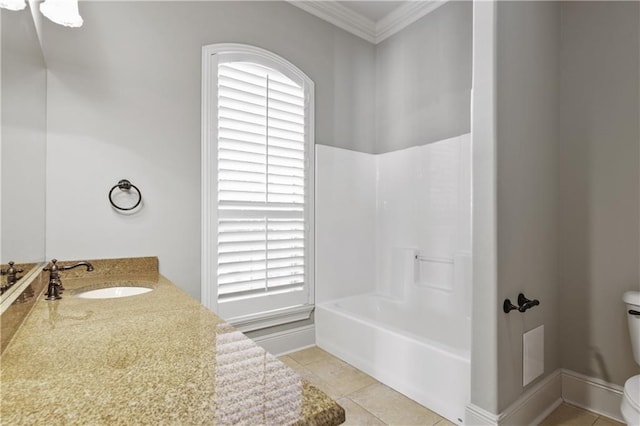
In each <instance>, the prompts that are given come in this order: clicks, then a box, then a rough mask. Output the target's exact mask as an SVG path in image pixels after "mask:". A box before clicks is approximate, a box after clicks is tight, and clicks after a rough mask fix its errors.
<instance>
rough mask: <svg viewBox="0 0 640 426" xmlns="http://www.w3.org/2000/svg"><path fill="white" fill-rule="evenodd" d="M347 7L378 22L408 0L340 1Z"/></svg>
mask: <svg viewBox="0 0 640 426" xmlns="http://www.w3.org/2000/svg"><path fill="white" fill-rule="evenodd" d="M338 3H340V4H342V5H343V6H345V7H348V8H349V9H351V10H353V11H354V12H356V13H359V14H360V15H362V16H364V17H365V18H367V19H370V20H371V21H373V22H378V21H379V20H381V19H382V18H384V17H385V16H387V15H388V14H389V13H390V12H391V11H393V10H395V9H396V8H398V7H399V6H401V5H403V4H404V3H406V1H400V0H396V1H359V0H347V1H338Z"/></svg>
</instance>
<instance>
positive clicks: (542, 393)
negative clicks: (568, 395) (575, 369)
mask: <svg viewBox="0 0 640 426" xmlns="http://www.w3.org/2000/svg"><path fill="white" fill-rule="evenodd" d="M560 404H562V378H561V374H560V370H556V371H554V372H553V373H551V374H549V375H548V376H547V377H545V378H544V379H542V380H540V381H539V382H538V383H536V384H534V385H533V386H532V387H531V388H529V389H528V390H527V391H526V392H525V393H524V394H522V396H520V398H518V399H517V400H516V401H515V402H514V403H513V404H511V405H510V406H509V407H508V408H507V409H506V410H504V411H503V412H502V413H500V416H499V420H498V424H499V425H534V424H538V423H540V422H541V421H542V420H543V419H544V418H545V417H547V416H548V415H549V414H550V413H551V412H552V411H553V410H555V409H556V408H557V407H558V406H559V405H560Z"/></svg>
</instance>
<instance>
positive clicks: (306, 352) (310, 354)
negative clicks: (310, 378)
mask: <svg viewBox="0 0 640 426" xmlns="http://www.w3.org/2000/svg"><path fill="white" fill-rule="evenodd" d="M288 356H289V357H291V358H292V359H293V360H295V361H296V362H298V363H300V364H302V365H307V364H311V363H312V362H317V361H321V360H325V359H332V358H333V359H335V357H334V356H333V355H331V354H330V353H329V352H326V351H323V350H322V349H320V348H319V347H317V346H314V347H312V348H307V349H303V350H301V351H298V352H292V353H290V354H288Z"/></svg>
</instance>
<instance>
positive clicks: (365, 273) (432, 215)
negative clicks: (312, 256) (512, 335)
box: [316, 134, 471, 308]
mask: <svg viewBox="0 0 640 426" xmlns="http://www.w3.org/2000/svg"><path fill="white" fill-rule="evenodd" d="M316 169H317V178H316V179H317V183H316V185H317V188H316V190H317V195H316V196H317V206H316V227H317V230H316V235H317V237H316V241H317V248H316V253H317V260H316V261H317V264H316V269H317V276H316V282H317V285H316V302H317V303H322V302H326V301H329V300H334V299H338V298H342V297H347V296H351V295H354V294H360V293H365V292H376V293H381V294H387V295H390V296H392V297H401V296H402V294H401V292H402V291H403V289H402V288H400V285H401V282H402V280H401V279H400V278H399V276H400V274H401V273H402V271H401V268H402V259H401V258H402V255H401V254H400V251H401V250H402V249H407V248H408V249H414V250H415V251H416V254H417V255H418V256H419V261H416V262H415V265H416V270H415V271H414V273H415V284H416V285H417V289H418V290H417V294H420V295H421V296H424V302H425V303H429V302H428V301H429V300H431V301H434V300H437V301H439V302H438V303H437V304H435V305H434V306H433V307H434V308H435V307H437V306H442V303H441V302H442V301H443V295H445V298H444V299H446V300H447V304H449V303H451V304H453V303H464V304H466V305H468V304H469V303H470V298H469V294H470V289H466V288H464V289H463V288H455V285H454V283H461V282H464V283H468V282H470V280H458V279H454V275H455V274H456V273H458V272H455V271H454V269H456V268H454V259H455V260H456V262H463V263H465V262H469V259H470V256H471V140H470V135H469V134H465V135H462V136H458V137H454V138H450V139H446V140H443V141H438V142H436V143H431V144H427V145H422V146H418V147H412V148H408V149H404V150H400V151H394V152H389V153H386V154H378V155H372V154H365V153H359V152H354V151H348V150H344V149H339V148H333V147H328V146H324V145H318V146H317V147H316ZM336 241H337V242H339V244H336ZM459 270H460V271H464V270H468V268H461V269H459ZM465 285H467V284H465ZM447 295H448V296H447ZM421 299H422V297H421Z"/></svg>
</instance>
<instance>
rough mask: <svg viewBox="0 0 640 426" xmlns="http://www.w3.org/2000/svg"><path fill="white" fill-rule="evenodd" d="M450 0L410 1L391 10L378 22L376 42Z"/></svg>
mask: <svg viewBox="0 0 640 426" xmlns="http://www.w3.org/2000/svg"><path fill="white" fill-rule="evenodd" d="M447 1H448V0H421V1H420V0H418V1H409V2H407V3H405V4H403V5H402V6H399V7H398V8H397V9H395V10H393V11H391V12H390V13H389V14H388V15H387V16H385V17H383V18H382V19H380V20H379V21H378V22H377V23H376V31H375V34H376V38H375V42H374V43H376V44H378V43H380V42H381V41H382V40H384V39H386V38H389V37H391V36H392V35H394V34H396V33H398V32H400V31H401V30H403V29H404V28H406V27H408V26H409V25H411V24H413V23H414V22H416V21H417V20H418V19H420V18H422V17H423V16H425V15H427V14H429V13H431V12H433V11H434V10H436V9H437V8H439V7H440V6H442V5H443V4H445V3H447Z"/></svg>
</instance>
